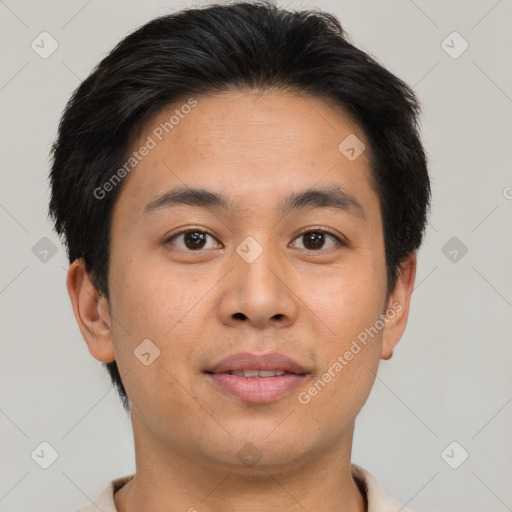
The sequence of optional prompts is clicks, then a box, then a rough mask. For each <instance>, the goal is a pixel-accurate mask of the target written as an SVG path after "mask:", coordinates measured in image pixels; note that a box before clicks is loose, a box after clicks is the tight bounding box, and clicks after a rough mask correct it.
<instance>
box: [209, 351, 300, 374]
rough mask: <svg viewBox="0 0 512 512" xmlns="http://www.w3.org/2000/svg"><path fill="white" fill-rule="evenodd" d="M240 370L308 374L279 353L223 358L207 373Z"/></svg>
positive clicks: (244, 354)
mask: <svg viewBox="0 0 512 512" xmlns="http://www.w3.org/2000/svg"><path fill="white" fill-rule="evenodd" d="M242 370H277V371H284V372H288V373H295V374H298V375H300V374H307V373H309V372H308V371H307V370H306V369H305V368H304V367H302V366H301V365H300V364H299V363H297V361H294V360H293V359H291V358H290V357H288V356H285V355H284V354H280V353H279V352H269V353H267V354H251V353H249V352H241V353H239V354H233V355H230V356H228V357H225V358H224V359H222V360H221V361H219V362H217V363H215V364H214V365H213V366H212V367H211V368H209V369H208V370H207V373H226V372H231V371H233V372H239V371H242Z"/></svg>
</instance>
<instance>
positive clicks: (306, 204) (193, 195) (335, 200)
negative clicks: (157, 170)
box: [143, 184, 365, 219]
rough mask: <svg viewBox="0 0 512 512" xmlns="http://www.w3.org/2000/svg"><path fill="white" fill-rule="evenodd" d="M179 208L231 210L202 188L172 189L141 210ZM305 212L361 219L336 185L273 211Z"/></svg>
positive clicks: (288, 200) (354, 203)
mask: <svg viewBox="0 0 512 512" xmlns="http://www.w3.org/2000/svg"><path fill="white" fill-rule="evenodd" d="M180 205H185V206H196V207H200V208H206V209H223V210H226V211H227V212H233V211H234V210H235V206H234V203H233V201H232V200H231V199H230V198H229V197H227V196H225V195H223V194H219V193H217V192H211V191H209V190H205V189H202V188H175V189H172V190H169V191H168V192H166V193H165V194H163V195H161V196H159V197H157V198H156V199H153V200H152V201H150V202H149V203H148V204H147V205H146V206H145V208H144V212H143V215H148V214H149V213H152V212H155V211H157V210H164V209H170V208H172V207H174V206H180ZM305 208H330V209H334V210H338V211H341V212H344V213H349V214H352V215H355V216H357V217H361V218H363V219H364V218H365V212H364V209H363V207H362V206H361V203H360V202H359V201H358V200H357V199H356V198H355V197H354V196H353V195H351V194H350V193H348V192H347V191H345V190H343V189H342V188H341V187H340V186H339V185H334V184H333V185H331V186H329V187H325V188H312V189H307V190H304V191H302V192H294V193H292V194H290V195H288V196H287V197H285V198H284V199H283V200H282V201H281V203H280V204H278V206H277V208H276V210H277V212H278V213H280V214H281V215H285V214H287V213H290V212H291V211H294V210H299V209H305Z"/></svg>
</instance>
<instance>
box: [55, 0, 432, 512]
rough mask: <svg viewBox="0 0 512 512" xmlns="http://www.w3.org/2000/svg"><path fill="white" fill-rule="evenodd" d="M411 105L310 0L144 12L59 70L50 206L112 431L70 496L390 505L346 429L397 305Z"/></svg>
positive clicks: (412, 145) (390, 331) (420, 216)
mask: <svg viewBox="0 0 512 512" xmlns="http://www.w3.org/2000/svg"><path fill="white" fill-rule="evenodd" d="M418 113H419V107H418V103H417V101H416V98H415V96H414V94H413V92H412V91H411V90H410V89H409V88H408V87H407V86H406V85H405V84H404V83H403V82H402V81H401V80H399V79H398V78H397V77H395V76H394V75H392V74H391V73H389V72H388V71H387V70H385V69H384V68H383V67H381V66H380V65H379V64H378V63H377V62H375V61H374V60H373V59H372V58H370V57H369V56H368V55H366V54H365V53H363V52H361V51H360V50H358V49H357V48H355V47H354V46H352V45H351V44H350V43H349V42H348V41H347V40H346V38H345V33H344V32H343V30H342V29H341V26H340V25H339V22H338V21H337V20H336V18H335V17H334V16H332V15H329V14H326V13H320V12H308V11H302V12H289V11H287V10H284V9H280V8H277V7H276V6H275V5H273V4H271V3H264V2H258V3H236V4H231V5H212V6H209V7H206V8H202V9H188V10H184V11H181V12H179V13H177V14H173V15H169V16H164V17H161V18H159V19H155V20H153V21H151V22H149V23H148V24H146V25H144V26H143V27H141V28H140V29H138V30H137V31H135V32H134V33H133V34H131V35H129V36H128V37H127V38H125V39H124V40H123V41H122V42H121V43H119V45H118V46H117V47H116V48H114V50H113V51H112V52H111V53H110V54H109V55H108V56H107V57H106V58H105V59H103V61H102V62H101V63H100V64H99V65H98V67H97V68H96V69H95V70H94V72H93V73H92V74H91V75H90V76H89V77H88V78H87V79H86V80H85V81H84V82H83V83H82V84H81V85H80V87H79V88H78V89H77V91H76V92H75V94H74V95H73V97H72V98H71V100H70V102H69V104H68V106H67V108H66V111H65V112H64V115H63V118H62V121H61V124H60V126H59V134H58V137H57V140H56V142H55V144H54V147H53V162H52V169H51V175H50V181H51V186H52V197H51V202H50V213H51V215H52V217H53V219H54V221H55V228H56V230H57V232H58V233H59V235H63V236H64V237H65V240H66V243H67V249H68V257H69V261H70V267H69V271H68V278H67V287H68V291H69V295H70V298H71V302H72V305H73V310H74V314H75V317H76V319H77V322H78V326H79V328H80V331H81V333H82V335H83V337H84V339H85V341H86V343H87V345H88V348H89V351H90V352H91V354H92V355H93V356H94V357H95V358H96V359H98V360H99V361H101V362H103V363H104V364H105V365H106V367H107V369H108V371H109V373H110V375H111V377H112V381H113V383H114V384H115V386H116V388H117V390H118V392H119V395H120V397H121V399H122V400H123V404H124V406H125V408H126V410H127V412H129V413H130V414H131V420H132V424H133V431H134V442H135V452H136V473H135V474H134V475H126V476H124V477H120V478H117V479H115V480H113V481H111V482H109V484H108V486H107V487H106V488H105V489H104V491H103V492H102V493H101V495H99V496H98V497H97V499H96V500H94V504H90V505H88V506H85V507H84V508H81V509H80V511H82V512H85V511H92V510H96V509H97V508H96V507H98V508H99V509H100V510H102V511H103V512H113V511H118V512H134V511H141V510H151V511H154V512H157V511H163V510H166V511H169V510H173V511H174V510H188V511H194V510H197V511H199V512H207V511H228V510H236V511H237V512H243V511H254V510H258V511H260V512H262V511H276V510H279V511H285V510H286V511H299V510H300V511H304V510H308V511H322V512H331V511H338V512H340V511H341V512H362V511H369V512H377V511H378V512H383V511H391V510H396V511H398V510H407V509H405V508H403V507H402V506H401V505H400V504H399V503H398V502H397V501H395V500H393V499H392V498H390V497H389V496H387V494H386V493H385V491H384V490H383V488H382V487H381V486H380V485H379V483H378V482H377V481H376V480H375V479H374V478H373V477H372V475H371V474H370V473H369V472H367V471H366V470H364V469H363V468H361V467H360V466H357V465H356V464H352V463H351V449H352V440H353V432H354V422H355V418H356V416H357V415H358V413H359V411H360V410H361V408H362V406H363V405H364V403H365V401H366V400H367V397H368V395H369V393H370V391H371V388H372V385H373V383H374V380H375V376H376V373H377V370H378V365H379V361H380V359H389V358H390V357H391V356H392V354H393V350H394V348H395V346H396V344H397V343H398V341H399V339H400V338H401V336H402V334H403V332H404V330H405V327H406V323H407V317H408V313H409V304H410V298H411V293H412V290H413V286H414V278H415V272H416V252H417V249H418V248H419V247H420V245H421V241H422V237H423V232H424V229H425V224H426V219H427V213H428V209H429V203H430V185H429V178H428V172H427V165H426V157H425V153H424V150H423V147H422V144H421V141H420V138H419V135H418V130H417V115H418Z"/></svg>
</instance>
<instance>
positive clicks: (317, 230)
mask: <svg viewBox="0 0 512 512" xmlns="http://www.w3.org/2000/svg"><path fill="white" fill-rule="evenodd" d="M187 233H204V234H206V235H208V236H210V237H211V238H213V239H214V240H216V241H217V242H218V240H217V239H216V238H215V237H214V236H213V235H212V234H211V233H209V232H208V231H206V230H204V229H198V228H187V229H185V230H183V231H179V232H178V233H174V234H173V235H172V236H170V237H169V238H168V239H167V240H166V241H165V242H164V245H171V242H172V241H173V240H174V239H175V238H178V237H179V236H181V235H185V234H187ZM307 233H323V234H325V235H330V236H331V237H332V238H334V239H335V240H336V242H337V244H338V245H339V246H345V245H346V243H345V242H344V241H343V240H342V239H340V237H339V236H338V235H336V234H334V233H333V232H332V231H329V230H328V229H325V228H322V227H313V228H307V229H306V230H304V231H302V232H301V233H299V234H298V235H297V236H296V237H295V238H294V241H295V240H297V239H299V238H300V237H301V236H304V235H305V234H307ZM218 243H219V242H218ZM178 249H180V250H183V251H185V252H204V251H203V250H202V249H198V250H190V249H181V248H178ZM330 249H335V247H331V248H329V249H323V248H322V249H316V250H315V249H302V250H306V251H308V252H322V251H324V252H325V251H328V250H330Z"/></svg>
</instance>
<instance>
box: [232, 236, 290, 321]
mask: <svg viewBox="0 0 512 512" xmlns="http://www.w3.org/2000/svg"><path fill="white" fill-rule="evenodd" d="M235 251H236V252H235V253H234V254H233V265H234V268H233V273H232V280H231V282H230V284H229V291H228V296H229V297H230V298H229V300H227V301H225V302H224V304H223V305H222V311H223V316H224V317H225V319H226V320H227V321H232V319H234V318H237V319H240V314H242V315H243V318H244V320H245V319H247V320H248V321H249V322H251V323H253V324H254V325H258V326H259V327H262V326H265V325H267V324H268V322H270V321H272V320H273V319H274V320H275V319H279V320H280V321H281V322H285V323H289V322H290V321H292V320H293V318H294V317H295V315H296V304H295V300H294V298H293V293H292V292H291V291H290V289H289V288H288V286H287V285H286V283H285V278H284V276H285V275H286V273H287V272H286V268H285V266H286V261H285V258H283V257H282V255H281V254H280V252H279V250H278V248H276V247H273V245H272V242H271V237H270V236H265V235H255V236H247V237H246V238H244V239H243V240H242V242H240V243H239V245H238V246H237V247H236V249H235ZM233 279H234V282H233Z"/></svg>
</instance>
